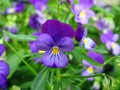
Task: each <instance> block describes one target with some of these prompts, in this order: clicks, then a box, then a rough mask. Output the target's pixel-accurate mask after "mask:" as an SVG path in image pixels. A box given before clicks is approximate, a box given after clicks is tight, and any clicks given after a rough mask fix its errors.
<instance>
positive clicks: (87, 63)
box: [82, 60, 92, 67]
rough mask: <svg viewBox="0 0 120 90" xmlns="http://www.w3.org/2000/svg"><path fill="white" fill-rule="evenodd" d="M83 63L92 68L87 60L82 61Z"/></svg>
mask: <svg viewBox="0 0 120 90" xmlns="http://www.w3.org/2000/svg"><path fill="white" fill-rule="evenodd" d="M82 63H83V64H84V65H85V66H86V67H90V66H92V65H91V64H90V63H89V62H87V61H86V60H82Z"/></svg>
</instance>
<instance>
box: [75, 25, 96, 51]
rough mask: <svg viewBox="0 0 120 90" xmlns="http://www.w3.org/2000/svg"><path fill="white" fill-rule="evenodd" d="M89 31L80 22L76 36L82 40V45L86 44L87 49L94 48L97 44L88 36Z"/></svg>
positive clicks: (78, 39)
mask: <svg viewBox="0 0 120 90" xmlns="http://www.w3.org/2000/svg"><path fill="white" fill-rule="evenodd" d="M87 31H88V30H87V29H85V30H84V27H83V26H82V24H79V25H78V28H77V30H76V33H75V38H76V40H77V41H79V42H80V46H82V45H83V44H84V47H85V49H87V50H92V49H93V48H94V47H95V45H96V44H95V42H94V41H93V40H92V39H91V38H89V37H86V36H87Z"/></svg>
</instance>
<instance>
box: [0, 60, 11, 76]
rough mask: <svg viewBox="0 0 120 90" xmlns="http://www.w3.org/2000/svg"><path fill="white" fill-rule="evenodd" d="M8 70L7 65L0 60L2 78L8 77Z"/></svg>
mask: <svg viewBox="0 0 120 90" xmlns="http://www.w3.org/2000/svg"><path fill="white" fill-rule="evenodd" d="M9 70H10V69H9V66H8V64H7V63H6V62H5V61H3V60H0V74H2V75H4V76H8V74H9Z"/></svg>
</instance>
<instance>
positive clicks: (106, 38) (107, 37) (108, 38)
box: [100, 31, 113, 43]
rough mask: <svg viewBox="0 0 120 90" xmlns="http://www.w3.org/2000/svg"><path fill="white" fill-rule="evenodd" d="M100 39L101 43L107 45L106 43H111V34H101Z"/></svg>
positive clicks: (110, 32)
mask: <svg viewBox="0 0 120 90" xmlns="http://www.w3.org/2000/svg"><path fill="white" fill-rule="evenodd" d="M100 39H101V42H102V43H107V42H110V41H113V32H112V31H108V32H107V33H106V34H102V35H101V37H100Z"/></svg>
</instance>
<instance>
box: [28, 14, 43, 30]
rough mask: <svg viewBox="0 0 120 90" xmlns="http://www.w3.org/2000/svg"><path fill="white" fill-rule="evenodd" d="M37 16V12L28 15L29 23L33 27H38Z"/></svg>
mask: <svg viewBox="0 0 120 90" xmlns="http://www.w3.org/2000/svg"><path fill="white" fill-rule="evenodd" d="M38 18H39V16H38V15H37V14H34V15H32V16H31V17H30V21H29V24H30V26H31V27H32V28H33V29H37V30H38V29H40V26H41V25H40V23H39V22H38Z"/></svg>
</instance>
